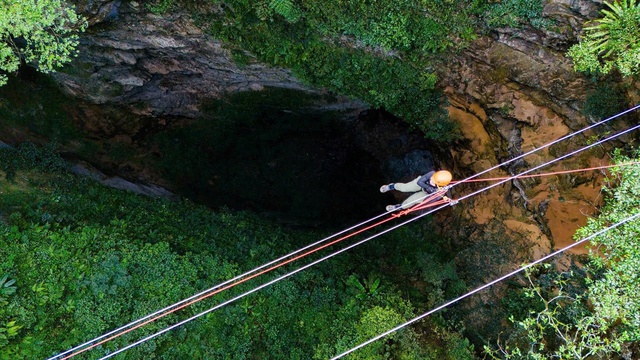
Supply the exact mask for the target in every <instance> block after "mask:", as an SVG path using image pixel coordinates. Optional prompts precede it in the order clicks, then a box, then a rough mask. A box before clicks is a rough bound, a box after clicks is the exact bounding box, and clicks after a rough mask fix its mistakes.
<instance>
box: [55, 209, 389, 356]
mask: <svg viewBox="0 0 640 360" xmlns="http://www.w3.org/2000/svg"><path fill="white" fill-rule="evenodd" d="M386 214H387V213H384V214H381V215H378V216H376V217H373V218H371V219H369V220H366V221H363V222H361V223H359V224H357V225H353V226H352V227H350V228H348V229H345V230H342V231H340V232H337V233H335V234H333V235H330V236H328V237H326V238H324V239H322V240H319V241H317V242H315V243H313V244H310V245H307V246H305V247H303V248H300V249H298V250H295V251H293V252H291V253H289V254H287V255H284V256H281V257H280V258H278V259H275V260H273V261H271V262H268V263H266V264H263V265H260V266H259V267H257V268H255V269H252V270H249V271H247V272H245V273H243V274H240V275H238V276H236V277H234V278H232V279H229V280H227V281H225V282H222V283H220V284H217V285H215V286H213V287H210V288H208V289H206V290H203V291H201V292H199V293H197V294H195V295H193V296H191V297H189V298H186V299H184V300H181V301H179V302H177V303H174V304H171V305H169V306H167V307H165V308H163V309H160V310H158V311H156V312H154V313H152V314H149V315H146V316H145V317H142V318H140V319H138V320H135V321H132V322H130V323H128V324H126V325H123V326H121V327H119V328H117V329H115V330H112V331H110V332H108V333H105V334H103V335H100V336H98V337H96V338H94V339H91V340H89V341H87V342H85V343H83V344H81V345H78V346H76V347H74V348H71V349H69V350H66V351H64V352H62V353H59V354H57V355H55V356H52V357H50V358H48V359H47V360H55V359H58V358H61V357H64V356H65V355H68V354H69V353H72V352H74V351H76V350H79V349H81V348H84V347H85V346H89V345H91V344H93V343H95V342H98V341H100V340H102V339H104V338H106V337H108V336H110V335H114V334H116V333H119V332H121V331H123V330H126V329H128V328H130V327H132V326H134V325H137V324H139V323H141V322H143V321H145V320H147V319H150V318H152V317H154V316H156V315H159V314H162V313H164V312H166V311H169V310H171V309H173V308H175V307H177V306H179V305H182V304H184V303H186V302H189V301H191V300H194V299H196V298H198V297H200V296H203V295H206V294H207V293H210V292H211V291H213V290H216V289H218V288H221V287H222V286H225V285H228V284H230V283H232V282H234V281H237V280H240V279H242V278H244V277H246V276H249V275H251V274H253V273H255V272H257V271H259V270H262V269H264V268H266V267H268V266H270V265H273V264H275V263H278V262H280V261H282V260H285V259H287V258H289V257H292V256H293V255H296V254H298V253H300V252H302V251H304V250H307V249H309V248H312V247H314V246H316V245H320V244H322V243H323V242H325V241H327V240H330V239H332V238H334V237H336V236H339V235H342V234H344V233H346V232H349V231H351V230H354V229H356V228H358V227H360V226H362V225H364V224H367V223H369V222H372V221H373V220H376V219H378V218H381V217H383V216H385V215H386Z"/></svg>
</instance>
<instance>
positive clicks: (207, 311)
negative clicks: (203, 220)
mask: <svg viewBox="0 0 640 360" xmlns="http://www.w3.org/2000/svg"><path fill="white" fill-rule="evenodd" d="M638 128H640V124H639V125H636V126H634V127H632V128H629V129H627V130H625V131H622V132H619V133H617V134H615V135H612V136H609V137H607V138H605V139H601V140H599V141H597V142H595V143H592V144H590V145H588V146H585V147H582V148H580V149H578V150H575V151H573V152H571V153H569V154H566V155H564V156H561V157H559V158H556V159H553V160H550V161H548V162H546V163H543V164H541V165H538V166H536V167H534V168H532V169H529V170H527V171H524V172H521V173H519V174H516V175H513V176H511V177H509V178H507V179H505V180H503V181H500V182H498V183H496V184H492V185H489V186H486V187H485V188H483V189H480V190H478V191H476V192H473V193H471V194H469V195H465V196H463V197H461V198H459V199H457V201H460V200H464V199H467V198H469V197H471V196H475V195H477V194H479V193H481V192H483V191H486V190H489V189H491V188H493V187H495V186H498V185H500V184H503V183H505V182H507V181H511V180H513V179H516V178H518V177H519V176H522V175H525V174H527V173H529V172H532V171H534V170H537V169H539V168H541V167H544V166H547V165H550V164H553V163H555V162H557V161H560V160H562V159H564V158H566V157H568V156H572V155H575V154H577V153H580V152H582V151H585V150H588V149H590V148H592V147H594V146H597V145H600V144H602V143H604V142H606V141H609V140H611V139H614V138H616V137H619V136H622V135H624V134H626V133H629V132H631V131H633V130H636V129H638ZM457 201H456V203H457ZM447 206H450V205H449V204H446V205H442V206H439V207H436V208H434V209H432V210H430V211H427V212H425V213H423V214H420V215H418V216H416V217H414V218H413V219H410V220H407V221H405V222H402V223H400V224H398V225H395V226H393V227H391V228H389V229H386V230H384V231H382V232H380V233H378V234H375V235H373V236H371V237H369V238H366V239H364V240H361V241H359V242H357V243H354V244H352V245H350V246H348V247H345V248H343V249H341V250H339V251H337V252H334V253H333V254H330V255H327V256H325V257H323V258H321V259H319V260H316V261H314V262H312V263H309V264H307V265H305V266H303V267H300V268H298V269H296V270H294V271H293V272H290V273H287V274H285V275H283V276H280V277H278V278H276V279H274V280H272V281H269V282H267V283H265V284H263V285H260V286H258V287H256V288H254V289H252V290H250V291H247V292H245V293H243V294H241V295H238V296H236V297H234V298H232V299H230V300H227V301H225V302H223V303H221V304H218V305H216V306H214V307H213V308H210V309H208V310H206V311H204V312H202V313H200V314H197V315H194V316H192V317H190V318H188V319H186V320H183V321H181V322H178V323H176V324H174V325H171V326H169V327H167V328H165V329H163V330H161V331H158V332H156V333H155V334H152V335H150V336H148V337H145V338H143V339H141V340H138V341H137V342H135V343H132V344H130V345H128V346H126V347H124V348H122V349H120V350H117V351H116V352H113V353H111V354H109V355H107V356H105V357H103V358H101V359H108V358H109V357H111V356H113V355H115V354H118V353H120V352H122V351H125V350H127V349H130V348H132V347H134V346H137V345H139V344H141V343H143V342H146V341H148V340H151V339H153V338H155V337H157V336H159V335H161V334H164V333H165V332H168V331H170V330H172V329H174V328H176V327H178V326H181V325H183V324H186V323H187V322H190V321H192V320H195V319H197V318H199V317H201V316H203V315H206V314H208V313H210V312H212V311H214V310H217V309H219V308H221V307H223V306H225V305H228V304H229V303H231V302H234V301H236V300H239V299H241V298H243V297H245V296H247V295H249V294H252V293H254V292H256V291H258V290H260V289H262V288H264V287H267V286H269V285H272V284H274V283H276V282H278V281H280V280H283V279H286V278H288V277H289V276H291V275H294V274H296V273H298V272H300V271H302V270H304V269H307V268H309V267H311V266H313V265H316V264H318V263H320V262H323V261H325V260H327V259H330V258H332V257H334V256H336V255H338V254H340V253H342V252H344V251H347V250H349V249H351V248H354V247H356V246H359V245H361V244H363V243H365V242H367V241H369V240H372V239H374V238H376V237H378V236H380V235H383V234H386V233H387V232H389V231H392V230H395V229H397V228H398V227H400V226H404V225H406V224H408V223H410V222H413V221H415V220H418V219H420V218H422V217H424V216H426V215H429V214H431V213H433V212H435V211H438V210H440V209H442V208H445V207H447Z"/></svg>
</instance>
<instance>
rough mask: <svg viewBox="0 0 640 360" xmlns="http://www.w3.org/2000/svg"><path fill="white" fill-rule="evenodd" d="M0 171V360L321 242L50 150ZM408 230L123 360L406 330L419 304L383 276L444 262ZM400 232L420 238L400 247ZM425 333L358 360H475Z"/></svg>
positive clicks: (0, 155)
mask: <svg viewBox="0 0 640 360" xmlns="http://www.w3.org/2000/svg"><path fill="white" fill-rule="evenodd" d="M0 164H1V165H2V168H0V176H1V178H0V191H2V196H0V359H33V358H46V357H48V356H51V355H54V354H55V353H57V352H60V351H62V350H65V349H67V348H70V347H72V346H74V345H78V344H79V343H82V342H84V341H86V340H88V339H90V338H93V337H95V336H98V335H100V334H103V333H105V332H107V331H109V330H112V329H114V328H117V327H119V326H121V325H123V324H124V323H126V322H128V321H131V320H134V319H137V318H140V317H142V316H144V315H147V314H149V313H151V312H153V311H156V310H158V309H160V308H163V307H165V306H166V305H168V304H170V303H173V302H175V301H178V300H181V299H183V298H186V297H188V296H191V295H193V294H195V293H198V292H200V291H202V290H203V289H207V288H209V287H211V286H213V285H214V284H218V283H221V282H222V281H224V280H227V279H229V278H231V277H233V276H235V275H237V274H239V273H241V272H244V271H246V270H248V269H250V268H253V267H255V266H258V265H261V264H263V263H265V262H267V261H270V260H272V259H274V258H276V257H278V256H281V255H283V254H284V253H287V252H288V251H291V250H293V249H296V248H299V247H301V246H302V245H306V244H308V243H311V242H314V241H317V240H318V239H320V238H322V236H323V234H321V233H320V232H310V231H299V230H292V229H289V228H286V227H282V226H279V225H275V224H273V223H271V222H268V221H265V220H262V219H260V218H258V217H256V216H255V215H252V214H249V213H239V212H231V211H224V210H222V211H218V212H212V211H210V210H208V209H206V208H204V207H202V206H198V205H195V204H193V203H191V202H188V201H169V200H166V199H152V198H147V197H142V196H139V195H135V194H131V193H127V192H122V191H117V190H114V189H109V188H106V187H103V186H101V185H99V184H97V183H94V182H92V181H90V180H87V179H83V178H77V177H75V176H74V175H72V174H70V173H69V172H67V170H66V165H65V164H64V162H63V161H61V160H60V159H59V158H57V157H56V156H55V155H54V154H52V153H51V152H50V151H47V150H46V149H39V148H36V147H33V146H31V145H26V144H25V145H23V146H21V147H19V148H17V149H7V148H0ZM10 173H11V174H12V175H10V176H8V175H9V174H10ZM419 229H420V228H419V227H416V228H414V229H413V230H411V229H410V228H407V229H405V230H403V231H401V232H399V233H398V234H397V235H390V236H386V237H384V238H380V239H379V241H377V242H376V243H374V244H368V246H362V247H361V248H359V249H358V250H357V251H351V252H348V253H347V254H344V256H337V257H336V258H334V259H332V260H330V261H328V262H325V263H323V264H321V265H319V266H315V267H313V268H311V269H308V270H305V271H303V272H301V273H300V274H297V275H295V276H293V277H291V278H289V279H287V280H284V281H281V282H279V283H277V284H275V285H272V286H270V287H268V288H265V289H263V290H261V291H259V292H257V293H255V294H252V295H250V296H247V297H245V298H243V299H242V300H240V301H238V302H236V303H234V304H233V305H230V306H226V307H224V308H222V309H220V310H218V311H215V312H212V313H210V314H209V315H207V316H205V317H202V318H200V319H198V320H196V321H193V322H191V323H190V324H189V325H187V326H184V327H181V328H180V329H178V330H174V331H172V332H169V333H168V334H165V335H162V336H160V337H158V338H156V339H154V340H152V341H149V342H147V343H145V344H143V345H140V346H137V347H135V348H133V349H131V350H128V351H127V353H126V357H127V358H136V359H141V358H155V357H162V358H172V359H177V358H234V359H255V358H272V359H273V358H277V359H285V358H286V359H311V358H317V359H324V358H327V357H330V356H332V355H335V354H336V353H338V352H341V351H344V350H347V349H348V348H349V347H351V346H354V345H356V344H358V343H360V342H362V341H364V340H367V339H368V338H370V337H371V336H373V335H375V334H376V333H378V332H381V331H383V330H386V329H389V328H391V327H393V326H395V325H397V324H398V323H401V322H403V321H406V320H407V319H409V318H411V317H413V316H414V314H415V312H416V310H415V306H416V305H414V303H415V304H419V303H420V302H421V301H424V300H421V298H420V297H417V296H411V295H408V294H409V292H408V290H407V288H408V287H409V285H407V284H406V282H405V281H393V280H392V279H391V277H390V276H389V275H388V274H387V272H386V271H382V269H388V268H391V267H392V266H391V265H390V264H391V263H392V262H398V263H400V262H401V260H400V259H404V260H403V261H404V262H405V264H404V265H403V266H402V267H396V268H395V270H394V271H396V272H397V273H396V274H395V275H401V278H402V274H404V277H405V278H406V277H412V276H415V275H419V274H420V272H419V268H417V267H416V266H414V265H412V264H416V261H417V259H418V258H421V257H424V256H427V255H429V254H430V255H429V257H427V258H424V259H423V262H422V265H424V266H428V265H429V264H431V263H432V260H434V259H437V261H436V262H435V263H437V264H440V263H443V262H444V263H446V262H447V261H450V260H447V258H446V256H444V255H437V252H436V248H437V246H436V245H437V244H438V242H437V241H433V242H432V241H429V239H428V237H429V236H430V235H429V234H430V233H432V232H430V231H428V230H426V229H425V230H419ZM409 233H412V234H414V235H415V234H419V233H420V234H422V236H424V238H422V239H417V237H415V236H414V237H413V239H408V238H409V237H408V236H407V235H408V234H409ZM393 252H398V253H397V254H394V255H389V256H385V254H390V253H393ZM434 254H436V255H434ZM434 256H435V258H434ZM313 257H315V258H317V256H316V255H314V256H312V258H313ZM290 270H292V268H291V267H287V268H286V269H282V270H278V271H276V272H275V273H279V274H283V273H284V272H285V271H290ZM274 276H276V275H275V274H274V275H266V276H263V277H262V278H264V279H263V280H262V281H258V282H256V281H250V282H248V283H246V284H243V285H240V286H238V287H236V288H234V289H231V290H228V291H225V292H223V293H222V294H219V295H216V296H214V297H212V298H211V299H208V300H205V301H201V302H199V303H197V304H195V305H192V306H190V307H189V308H187V309H185V310H183V311H181V312H179V313H178V314H173V315H169V316H166V317H164V318H162V319H160V320H158V321H156V322H154V323H152V324H149V325H146V326H144V327H143V329H141V330H137V331H135V332H133V333H132V334H128V335H125V336H123V337H121V338H118V339H117V340H114V341H111V342H109V343H107V344H104V345H102V346H100V347H98V348H97V349H95V350H92V351H90V352H89V353H88V355H87V356H85V357H84V358H87V359H95V358H99V357H101V356H104V355H105V354H106V353H108V352H110V351H113V350H115V349H117V348H121V347H123V346H125V345H126V344H128V343H131V342H132V341H134V340H136V339H139V338H141V337H143V336H145V335H148V334H150V333H152V332H155V331H158V330H160V329H161V328H162V327H164V326H167V325H170V324H172V323H175V322H177V321H179V320H181V319H184V318H186V317H188V316H191V315H194V314H196V313H199V312H201V311H203V310H205V309H207V308H209V307H212V306H214V305H216V304H218V303H220V302H221V301H223V300H224V299H228V298H230V297H232V296H233V295H237V294H239V293H240V292H242V291H246V290H248V289H250V288H252V287H254V286H257V285H258V284H259V283H262V282H264V281H266V280H267V278H269V279H270V278H273V277H274ZM429 276H430V278H432V280H431V282H432V284H430V285H429V286H430V287H427V288H426V289H424V290H425V291H426V292H427V293H428V292H435V293H442V291H444V293H445V294H447V295H450V294H455V293H456V291H457V290H456V289H455V288H451V287H447V286H448V285H447V284H450V283H451V281H452V280H453V281H455V277H454V276H452V275H451V274H449V275H448V276H447V277H445V278H443V279H442V280H441V281H440V282H438V281H437V279H435V278H437V274H435V273H433V272H431V275H429ZM438 284H440V285H442V284H444V285H443V286H442V287H443V289H444V290H442V291H441V290H438V289H437V287H438V286H440V285H438ZM412 301H413V302H412ZM433 328H434V329H438V331H434V332H431V333H429V334H428V335H425V334H418V333H417V332H415V331H413V330H411V329H406V330H404V331H402V332H400V333H398V334H395V335H393V336H391V337H389V338H388V339H386V340H382V341H379V342H377V343H376V344H373V345H372V346H369V347H367V348H366V349H363V350H362V351H361V352H360V353H359V355H357V356H356V358H422V359H436V358H437V359H464V358H467V359H471V358H473V355H472V353H471V347H470V346H469V343H468V342H467V341H466V340H465V339H464V338H463V337H462V336H460V335H459V333H458V332H457V331H456V330H455V326H453V325H452V324H449V323H447V322H446V321H441V322H440V323H434V324H433Z"/></svg>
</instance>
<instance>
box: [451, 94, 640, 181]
mask: <svg viewBox="0 0 640 360" xmlns="http://www.w3.org/2000/svg"><path fill="white" fill-rule="evenodd" d="M639 108H640V104H638V105H636V106H634V107H632V108H630V109H627V110H625V111H623V112H620V113H617V114H615V115H613V116H610V117H608V118H606V119H604V120H600V121H598V122H597V123H594V124H591V125H589V126H587V127H585V128H583V129H581V130H578V131H576V132H573V133H571V134H567V135H565V136H563V137H561V138H559V139H556V140H554V141H552V142H550V143H547V144H545V145H542V146H540V147H539V148H536V149H533V150H530V151H528V152H526V153H524V154H521V155H519V156H517V157H515V158H513V159H511V160H508V161H505V162H503V163H501V164H498V165H496V166H494V167H491V168H488V169H486V170H483V171H481V172H479V173H477V174H475V175H473V176H470V177H468V178H466V179H464V180H462V181H459V182H458V183H456V184H454V185H453V186H456V185H458V184H461V183H463V182H465V181H468V180H471V179H473V178H476V177H478V176H480V175H482V174H486V173H488V172H490V171H491V170H495V169H497V168H499V167H501V166H504V165H506V164H509V163H511V162H514V161H516V160H520V159H522V158H523V157H525V156H527V155H531V154H533V153H534V152H536V151H538V150H541V149H545V148H548V147H549V146H553V145H555V144H557V143H559V142H561V141H564V140H567V139H569V138H572V137H574V136H576V135H578V134H581V133H583V132H585V131H587V130H590V129H593V128H595V127H597V126H600V125H602V124H604V123H607V122H609V121H611V120H613V119H615V118H618V117H620V116H622V115H626V114H628V113H630V112H632V111H635V110H637V109H639ZM453 186H452V187H453Z"/></svg>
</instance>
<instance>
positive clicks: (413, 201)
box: [402, 191, 429, 209]
mask: <svg viewBox="0 0 640 360" xmlns="http://www.w3.org/2000/svg"><path fill="white" fill-rule="evenodd" d="M427 196H429V194H427V193H426V192H424V191H419V192H417V193H415V194H413V195H411V196H409V197H408V198H407V200H405V201H403V202H402V208H403V209H408V208H410V207H412V206H413V205H417V204H420V202H421V201H422V200H423V199H424V198H426V197H427Z"/></svg>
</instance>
